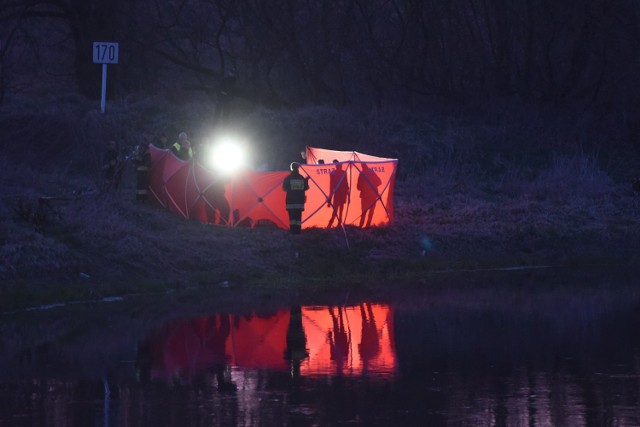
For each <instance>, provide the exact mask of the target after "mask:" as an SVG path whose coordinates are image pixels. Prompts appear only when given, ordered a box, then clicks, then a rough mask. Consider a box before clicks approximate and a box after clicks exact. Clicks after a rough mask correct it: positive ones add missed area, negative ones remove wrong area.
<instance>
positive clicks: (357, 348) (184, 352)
mask: <svg viewBox="0 0 640 427" xmlns="http://www.w3.org/2000/svg"><path fill="white" fill-rule="evenodd" d="M146 348H148V349H149V355H148V356H149V362H150V367H149V368H150V371H149V373H150V377H151V378H153V379H161V380H172V379H176V378H182V379H188V378H192V377H194V376H196V375H197V374H199V373H201V372H204V371H206V370H208V369H210V368H218V369H219V368H220V367H221V366H232V367H237V368H239V369H270V370H282V371H287V370H292V372H295V373H296V374H299V375H304V376H313V375H330V374H335V375H360V374H365V373H367V372H376V373H377V374H379V375H380V374H382V375H390V374H392V373H393V372H394V371H395V366H396V359H395V348H394V341H393V314H392V310H391V308H390V307H389V306H388V305H384V304H371V303H362V304H358V305H354V306H339V307H338V306H333V307H328V306H309V307H297V308H292V309H282V310H278V311H277V312H276V313H274V314H272V315H268V316H264V315H261V316H258V315H248V316H239V315H230V314H216V315H212V316H201V317H196V318H192V319H188V320H180V321H175V322H172V323H170V324H168V325H165V326H164V327H163V328H161V329H159V330H157V331H156V332H155V333H153V334H152V335H150V336H149V337H148V339H147V346H146Z"/></svg>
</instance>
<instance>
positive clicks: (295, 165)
mask: <svg viewBox="0 0 640 427" xmlns="http://www.w3.org/2000/svg"><path fill="white" fill-rule="evenodd" d="M298 168H300V163H297V162H293V163H291V165H289V169H290V170H291V172H298Z"/></svg>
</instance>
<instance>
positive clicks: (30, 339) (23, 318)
mask: <svg viewBox="0 0 640 427" xmlns="http://www.w3.org/2000/svg"><path fill="white" fill-rule="evenodd" d="M479 275H480V276H482V279H481V280H478V276H479ZM636 277H637V276H636V275H635V274H634V273H625V274H608V273H606V272H599V273H598V274H589V273H584V272H582V273H579V274H569V275H567V274H565V275H562V278H559V275H558V274H555V273H554V272H546V273H540V272H517V273H516V272H502V273H496V274H491V275H489V274H486V273H474V274H468V275H467V276H465V275H452V276H450V280H451V286H439V287H437V288H430V289H429V290H425V289H422V284H421V283H418V284H416V286H414V287H413V289H412V290H411V291H409V290H407V291H403V292H401V293H399V294H398V293H396V294H394V296H393V297H381V298H376V299H367V298H359V299H357V300H355V299H353V298H354V297H353V296H351V295H349V294H346V293H345V294H343V295H342V296H341V297H340V298H336V299H335V300H334V301H332V302H331V303H326V301H323V302H322V303H321V304H310V303H301V304H299V305H293V306H292V305H286V306H278V305H277V304H275V305H271V306H270V307H269V308H268V309H265V308H264V307H262V308H259V307H253V308H251V307H247V308H244V309H243V310H240V311H238V310H234V311H233V312H232V311H225V310H220V309H219V308H218V309H216V310H215V311H211V312H207V311H206V309H205V310H203V309H202V304H199V305H198V310H194V311H197V312H194V313H193V314H190V312H189V311H188V310H186V311H184V310H183V311H180V312H179V313H176V312H175V310H173V309H172V308H171V307H172V306H171V305H168V306H163V307H162V308H160V304H157V305H155V304H154V309H153V310H151V309H149V308H146V309H145V310H137V309H136V307H139V305H140V304H141V302H140V301H137V302H135V301H134V302H129V303H126V302H122V301H116V300H111V301H110V302H109V303H108V304H106V303H103V304H102V306H101V305H100V304H99V303H95V304H86V305H85V306H83V307H82V308H78V307H75V308H74V307H53V308H50V309H49V310H32V311H28V312H21V313H5V314H4V315H3V317H2V322H3V323H2V341H1V345H0V357H1V358H0V362H1V363H2V365H1V366H2V367H1V368H0V369H1V371H0V426H214V425H239V426H271V425H274V426H275V425H278V426H284V425H295V426H298V425H300V426H307V425H309V426H311V425H403V426H404V425H426V426H638V425H640V339H639V338H638V326H640V295H639V291H638V289H637V288H638V286H639V285H640V281H638V280H636V279H635V278H636ZM447 280H448V279H446V278H445V279H444V281H445V282H446V281H447ZM405 288H406V287H405ZM182 299H183V300H185V299H186V300H188V298H186V297H183V298H182ZM104 305H109V308H108V309H107V308H104V307H103V306H104ZM145 305H146V306H148V304H145ZM123 313H127V315H124V314H123Z"/></svg>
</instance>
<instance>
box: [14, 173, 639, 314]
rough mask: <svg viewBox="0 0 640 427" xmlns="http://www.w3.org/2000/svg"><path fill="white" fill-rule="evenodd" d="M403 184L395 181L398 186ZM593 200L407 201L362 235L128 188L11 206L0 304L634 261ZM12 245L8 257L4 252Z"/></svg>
mask: <svg viewBox="0 0 640 427" xmlns="http://www.w3.org/2000/svg"><path fill="white" fill-rule="evenodd" d="M401 188H402V184H400V188H399V189H400V190H401ZM618 191H619V192H615V191H614V192H613V193H612V194H610V195H608V196H607V202H606V203H600V204H597V205H589V206H583V207H582V210H581V209H580V207H579V206H566V205H565V206H561V207H560V206H555V207H554V206H553V205H552V203H551V202H549V201H532V200H523V198H522V197H517V198H515V199H511V200H509V199H500V200H496V201H486V200H485V201H481V200H469V198H468V196H465V195H464V194H452V195H450V196H448V197H441V198H438V199H433V200H429V199H415V198H414V199H410V200H409V199H407V198H405V196H403V195H402V191H399V195H398V196H397V198H396V221H395V223H394V224H393V225H391V226H388V227H381V228H373V229H369V230H363V229H358V228H355V227H346V228H345V229H344V230H343V229H340V228H338V229H330V230H323V229H307V230H304V232H303V233H302V234H301V235H298V236H292V235H289V234H288V233H287V232H286V231H284V230H280V229H276V230H273V229H261V228H256V229H246V228H229V227H222V226H216V225H206V224H201V223H198V222H196V221H188V220H184V219H182V218H180V217H177V216H175V215H173V214H171V213H169V212H167V211H164V210H163V209H162V208H160V207H159V206H154V205H147V204H139V203H136V202H134V201H132V197H131V196H132V195H133V191H132V189H128V188H125V189H122V190H121V191H119V192H118V193H116V194H110V195H97V194H96V195H89V196H85V197H79V198H77V199H72V200H69V201H65V202H62V203H60V204H59V205H57V206H54V207H53V208H51V209H49V210H48V211H47V212H48V213H47V214H46V215H47V217H46V219H45V220H43V223H41V224H35V223H30V222H29V221H28V220H26V219H25V218H20V217H19V216H18V215H17V214H15V212H14V221H13V222H12V223H10V224H9V225H8V227H7V228H6V229H5V230H6V231H5V235H6V237H7V238H9V239H11V240H12V241H11V242H7V244H5V245H4V246H3V251H4V255H5V257H4V264H3V276H4V278H3V280H2V282H3V283H4V285H3V288H2V293H3V298H2V301H3V303H2V305H3V307H2V308H3V310H5V311H6V310H8V309H12V308H16V307H20V306H30V305H37V304H43V303H54V302H60V301H68V300H78V299H81V300H82V299H96V298H104V297H112V296H123V295H128V294H135V293H165V292H172V291H180V290H185V289H190V288H196V289H214V292H215V290H219V289H225V288H232V289H233V292H235V293H238V297H239V298H242V296H241V294H242V293H248V294H254V295H267V296H269V295H271V296H276V295H282V294H288V293H293V294H296V295H300V294H305V293H307V294H313V293H323V292H332V291H336V290H340V289H343V288H344V284H345V283H348V284H349V287H350V288H351V289H353V290H354V291H362V290H363V289H364V290H368V291H370V292H371V293H375V292H376V289H386V288H388V287H389V286H390V285H391V284H393V286H394V287H402V286H409V287H410V286H415V285H417V284H428V283H429V282H430V281H432V280H433V276H434V275H437V274H440V273H442V272H452V271H465V270H490V269H496V268H510V267H523V266H552V267H577V268H580V267H582V266H594V265H602V266H606V267H609V268H618V267H620V268H622V267H630V266H631V267H632V266H640V247H639V245H640V243H639V242H640V232H639V228H638V226H637V224H636V222H635V221H634V212H637V209H638V206H637V204H636V203H637V200H636V199H635V198H634V197H633V195H632V194H626V193H625V190H624V189H623V188H620V189H619V190H618ZM11 247H13V248H14V249H13V252H11V253H10V252H8V249H10V248H11Z"/></svg>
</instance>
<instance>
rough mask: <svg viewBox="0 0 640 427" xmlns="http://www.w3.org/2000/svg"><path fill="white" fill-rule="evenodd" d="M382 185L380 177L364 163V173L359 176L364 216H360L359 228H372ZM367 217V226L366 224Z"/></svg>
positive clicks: (358, 184) (358, 186) (361, 205)
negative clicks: (379, 189)
mask: <svg viewBox="0 0 640 427" xmlns="http://www.w3.org/2000/svg"><path fill="white" fill-rule="evenodd" d="M381 184H382V181H381V180H380V177H378V175H376V173H375V172H374V171H373V170H371V168H369V166H367V164H366V163H362V172H360V176H358V183H357V188H358V190H359V191H360V207H361V209H362V214H361V215H360V224H359V227H361V228H362V227H363V226H365V227H370V226H371V221H372V220H373V214H374V212H375V208H376V203H377V202H378V198H379V196H378V187H379V186H380V185H381ZM365 217H366V220H367V222H366V224H365Z"/></svg>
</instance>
